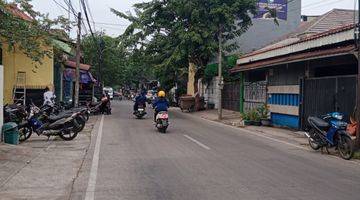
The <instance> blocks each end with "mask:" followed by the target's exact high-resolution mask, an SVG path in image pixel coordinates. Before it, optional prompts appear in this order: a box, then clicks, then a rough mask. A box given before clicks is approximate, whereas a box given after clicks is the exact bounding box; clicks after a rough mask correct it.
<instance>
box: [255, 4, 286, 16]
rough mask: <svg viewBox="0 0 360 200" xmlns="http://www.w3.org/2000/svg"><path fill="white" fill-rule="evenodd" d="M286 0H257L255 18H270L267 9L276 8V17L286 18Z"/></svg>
mask: <svg viewBox="0 0 360 200" xmlns="http://www.w3.org/2000/svg"><path fill="white" fill-rule="evenodd" d="M287 1H288V0H258V3H257V7H258V12H257V14H256V15H255V18H262V19H268V18H272V16H271V14H270V12H269V10H274V9H276V18H278V19H281V20H287V11H288V5H287Z"/></svg>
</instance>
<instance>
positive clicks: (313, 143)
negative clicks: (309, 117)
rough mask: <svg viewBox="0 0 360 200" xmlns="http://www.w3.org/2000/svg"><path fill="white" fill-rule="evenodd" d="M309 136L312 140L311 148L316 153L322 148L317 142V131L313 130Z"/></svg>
mask: <svg viewBox="0 0 360 200" xmlns="http://www.w3.org/2000/svg"><path fill="white" fill-rule="evenodd" d="M309 135H310V137H311V138H309V145H310V147H311V148H312V149H313V150H315V151H317V150H319V149H320V148H321V145H320V144H319V143H318V142H316V137H317V136H316V133H315V130H314V129H311V130H310V131H309Z"/></svg>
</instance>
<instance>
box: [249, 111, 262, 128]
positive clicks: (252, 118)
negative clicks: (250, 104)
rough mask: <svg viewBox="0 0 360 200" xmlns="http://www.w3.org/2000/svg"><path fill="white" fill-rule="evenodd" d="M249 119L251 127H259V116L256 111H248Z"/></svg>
mask: <svg viewBox="0 0 360 200" xmlns="http://www.w3.org/2000/svg"><path fill="white" fill-rule="evenodd" d="M249 118H250V121H251V122H252V124H253V125H255V126H261V120H260V115H259V113H258V112H257V110H256V109H252V110H251V111H250V113H249Z"/></svg>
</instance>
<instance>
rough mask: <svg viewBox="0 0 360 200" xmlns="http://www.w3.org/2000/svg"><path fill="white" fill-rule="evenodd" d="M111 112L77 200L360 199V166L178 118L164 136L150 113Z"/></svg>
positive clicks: (121, 105)
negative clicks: (139, 116)
mask: <svg viewBox="0 0 360 200" xmlns="http://www.w3.org/2000/svg"><path fill="white" fill-rule="evenodd" d="M112 105H113V115H111V116H105V117H104V121H103V126H100V123H97V125H96V126H95V128H94V130H102V137H101V140H100V141H95V140H93V141H92V143H91V147H90V150H89V153H88V155H87V156H86V159H85V161H84V165H83V167H82V169H81V170H80V173H79V176H78V178H77V179H76V181H75V184H74V187H73V190H72V194H71V199H84V198H85V196H86V194H89V193H90V194H91V193H93V194H94V196H93V198H92V196H91V195H90V198H88V199H90V200H91V199H101V200H103V199H126V200H127V199H129V200H142V199H144V200H145V199H147V200H148V199H154V200H161V199H164V200H171V199H189V200H190V199H191V200H192V199H197V200H201V199H206V200H212V199H214V200H219V199H226V200H231V199H246V200H252V199H274V200H275V199H276V200H280V199H284V200H285V199H286V200H288V199H306V200H311V199H314V200H315V199H316V200H321V199H332V200H337V199H339V200H340V199H341V200H343V199H347V200H352V199H354V200H358V199H359V196H358V194H357V192H358V191H359V190H360V185H359V183H360V165H359V164H358V163H356V162H347V161H343V160H341V159H338V158H336V157H329V156H323V155H321V154H319V153H315V152H312V151H308V150H307V149H306V148H307V147H304V146H301V145H296V144H292V143H289V142H286V141H285V142H284V141H282V140H280V139H271V138H267V137H260V136H258V135H254V134H249V133H247V132H245V131H242V130H241V129H235V128H232V127H228V126H226V125H220V124H215V123H213V122H208V121H205V120H202V119H197V118H194V117H189V116H188V115H186V114H182V113H179V112H174V111H173V112H170V120H171V124H170V128H169V131H168V134H160V133H158V132H157V131H156V130H155V128H154V127H153V125H152V121H151V119H152V113H151V112H150V113H149V115H148V117H147V118H146V119H143V120H136V119H134V117H133V116H132V114H131V113H132V111H131V107H132V106H131V103H130V102H127V101H123V102H114V103H113V104H112ZM93 138H95V137H93ZM97 138H98V137H97ZM98 139H99V138H98ZM96 146H98V152H97V151H94V150H95V149H96V148H95V147H96ZM97 153H98V155H99V157H98V160H97V159H94V157H93V155H94V154H95V155H97ZM94 161H95V162H96V161H98V163H97V165H96V164H95V165H94ZM93 166H97V167H96V170H93V169H94V167H93ZM94 172H96V174H94ZM90 177H92V178H94V177H96V180H95V187H94V188H95V190H93V191H89V184H88V183H89V178H90ZM88 197H89V195H88Z"/></svg>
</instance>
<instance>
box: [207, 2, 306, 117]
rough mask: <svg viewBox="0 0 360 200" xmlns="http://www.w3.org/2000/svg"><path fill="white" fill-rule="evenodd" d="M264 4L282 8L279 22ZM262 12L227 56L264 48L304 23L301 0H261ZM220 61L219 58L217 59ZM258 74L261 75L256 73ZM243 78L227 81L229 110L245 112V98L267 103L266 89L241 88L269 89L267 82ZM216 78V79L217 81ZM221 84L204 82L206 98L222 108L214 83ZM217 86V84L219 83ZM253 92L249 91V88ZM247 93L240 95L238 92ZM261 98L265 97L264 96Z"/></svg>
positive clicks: (225, 98) (225, 91)
mask: <svg viewBox="0 0 360 200" xmlns="http://www.w3.org/2000/svg"><path fill="white" fill-rule="evenodd" d="M264 6H268V7H270V8H276V9H277V11H278V16H277V18H278V19H277V21H278V23H279V24H278V25H277V24H276V23H275V21H274V19H273V18H268V17H269V16H268V15H267V14H268V12H267V10H266V9H264ZM258 10H259V12H258V14H257V15H255V16H253V19H252V26H251V27H250V28H249V29H248V30H247V31H246V32H245V33H243V34H242V35H241V36H240V37H238V38H236V39H234V40H233V41H230V42H235V43H236V44H237V45H238V47H239V48H238V49H237V50H236V51H234V52H228V53H227V55H241V54H247V53H249V52H252V51H254V50H257V49H260V48H263V47H265V46H267V45H269V44H271V43H273V42H274V41H277V40H279V39H281V38H283V37H284V36H285V35H288V34H290V33H291V32H293V31H295V30H296V29H297V28H298V27H299V25H300V23H301V0H298V1H289V2H288V1H286V0H274V1H272V2H268V1H267V0H259V1H258ZM215 62H217V61H215ZM255 76H257V75H255ZM238 77H239V80H235V81H233V82H227V83H225V85H224V92H223V99H222V104H223V106H224V108H225V109H230V110H234V111H239V108H240V110H241V111H242V110H243V109H244V108H243V104H241V103H240V102H241V101H242V99H243V98H246V99H248V100H249V101H251V102H254V103H256V101H259V102H257V103H264V102H265V95H264V94H265V93H266V92H265V90H263V92H261V93H257V94H254V93H250V92H248V93H246V94H243V92H239V91H238V90H243V89H245V88H252V87H260V88H263V89H265V85H264V84H265V82H264V83H263V84H260V85H258V84H250V83H249V84H248V85H246V86H243V85H240V82H241V81H242V80H240V78H241V76H238ZM215 80H216V79H214V81H215ZM216 84H218V83H215V82H209V83H203V84H202V87H203V88H205V89H204V91H205V92H203V93H204V95H203V96H204V97H205V100H206V101H207V102H209V103H211V104H214V105H215V108H217V107H218V100H217V97H218V92H219V90H218V89H216V90H214V85H216ZM215 87H216V86H215ZM247 91H249V90H247ZM238 93H240V94H239V95H244V96H241V98H240V96H239V95H238ZM260 98H261V99H260Z"/></svg>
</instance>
